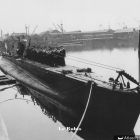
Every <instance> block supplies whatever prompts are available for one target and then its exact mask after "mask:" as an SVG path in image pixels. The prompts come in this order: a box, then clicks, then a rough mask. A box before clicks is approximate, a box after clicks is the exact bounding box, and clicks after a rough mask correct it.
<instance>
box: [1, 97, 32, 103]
mask: <svg viewBox="0 0 140 140" xmlns="http://www.w3.org/2000/svg"><path fill="white" fill-rule="evenodd" d="M15 99H18V100H25V101H29V102H33V101H32V100H28V99H23V98H10V99H6V100H4V101H1V102H0V104H1V103H5V102H7V101H12V100H15Z"/></svg>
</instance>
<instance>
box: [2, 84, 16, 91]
mask: <svg viewBox="0 0 140 140" xmlns="http://www.w3.org/2000/svg"><path fill="white" fill-rule="evenodd" d="M15 86H17V85H12V86H9V87H5V88H2V89H0V91H4V90H6V89H9V88H13V87H15Z"/></svg>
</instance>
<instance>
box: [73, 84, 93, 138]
mask: <svg viewBox="0 0 140 140" xmlns="http://www.w3.org/2000/svg"><path fill="white" fill-rule="evenodd" d="M92 89H93V82H92V81H91V86H90V92H89V96H88V100H87V103H86V107H85V109H84V112H83V115H82V117H81V119H80V122H79V124H78V126H77V127H76V130H75V132H74V133H73V135H72V137H71V140H73V138H74V137H75V136H76V134H77V132H78V130H79V128H80V126H81V124H82V122H83V120H84V118H85V115H86V112H87V109H88V105H89V101H90V97H91V93H92Z"/></svg>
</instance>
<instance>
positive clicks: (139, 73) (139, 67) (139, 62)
mask: <svg viewBox="0 0 140 140" xmlns="http://www.w3.org/2000/svg"><path fill="white" fill-rule="evenodd" d="M138 76H139V83H140V30H139V43H138Z"/></svg>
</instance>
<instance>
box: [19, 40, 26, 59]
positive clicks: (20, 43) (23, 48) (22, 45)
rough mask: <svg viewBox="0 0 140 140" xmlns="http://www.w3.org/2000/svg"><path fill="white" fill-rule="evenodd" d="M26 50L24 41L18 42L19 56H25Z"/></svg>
mask: <svg viewBox="0 0 140 140" xmlns="http://www.w3.org/2000/svg"><path fill="white" fill-rule="evenodd" d="M24 50H25V45H24V43H23V42H21V41H19V42H18V48H17V55H18V56H19V57H22V56H23V53H24Z"/></svg>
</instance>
